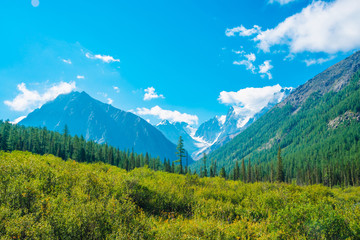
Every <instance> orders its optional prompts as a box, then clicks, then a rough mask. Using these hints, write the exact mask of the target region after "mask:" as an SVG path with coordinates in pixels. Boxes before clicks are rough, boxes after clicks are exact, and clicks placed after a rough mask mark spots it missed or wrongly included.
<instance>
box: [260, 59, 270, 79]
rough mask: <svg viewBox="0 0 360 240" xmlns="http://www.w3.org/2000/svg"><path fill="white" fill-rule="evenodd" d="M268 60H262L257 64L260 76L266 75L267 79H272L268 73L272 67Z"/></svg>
mask: <svg viewBox="0 0 360 240" xmlns="http://www.w3.org/2000/svg"><path fill="white" fill-rule="evenodd" d="M270 62H271V61H270V60H266V61H264V63H263V64H261V65H260V66H259V73H262V74H261V77H262V78H264V77H265V76H266V75H267V76H268V78H269V79H272V75H271V73H270V70H271V69H272V68H273V66H272V65H271V64H270Z"/></svg>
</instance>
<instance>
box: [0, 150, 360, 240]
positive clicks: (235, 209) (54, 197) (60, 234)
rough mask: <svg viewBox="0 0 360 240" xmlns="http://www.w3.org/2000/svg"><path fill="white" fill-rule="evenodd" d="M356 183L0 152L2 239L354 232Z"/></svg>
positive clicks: (359, 208)
mask: <svg viewBox="0 0 360 240" xmlns="http://www.w3.org/2000/svg"><path fill="white" fill-rule="evenodd" d="M359 202H360V188H359V187H356V188H355V187H349V188H346V189H345V190H342V189H339V188H334V189H330V188H328V187H324V186H321V185H312V186H307V187H300V186H297V185H293V184H292V185H289V184H284V183H276V184H274V183H253V184H251V183H247V184H245V183H243V182H241V181H229V180H227V181H226V180H224V179H223V178H201V179H200V178H198V177H197V176H196V175H178V174H172V173H165V172H155V171H153V170H150V169H148V168H137V169H135V170H132V171H130V172H127V171H125V170H122V169H120V168H118V167H115V166H111V165H108V164H103V163H92V164H86V163H77V162H75V161H73V160H68V161H64V160H62V159H61V158H57V157H54V156H51V155H45V156H40V155H36V154H31V153H26V152H19V151H14V152H12V153H6V152H0V238H1V239H255V238H257V239H359V238H360V221H359V219H360V205H359Z"/></svg>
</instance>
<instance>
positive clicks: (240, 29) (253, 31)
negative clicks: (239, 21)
mask: <svg viewBox="0 0 360 240" xmlns="http://www.w3.org/2000/svg"><path fill="white" fill-rule="evenodd" d="M259 32H261V28H260V27H259V26H257V25H254V27H253V28H250V29H247V28H245V27H244V26H243V25H241V26H240V27H235V28H231V29H230V28H227V29H226V31H225V35H226V36H228V37H233V36H235V33H238V34H239V36H243V37H248V36H251V35H253V34H257V33H259Z"/></svg>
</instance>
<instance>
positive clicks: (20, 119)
mask: <svg viewBox="0 0 360 240" xmlns="http://www.w3.org/2000/svg"><path fill="white" fill-rule="evenodd" d="M25 118H26V116H21V117H18V118H17V119H15V120H14V121H12V122H10V123H11V124H18V123H19V122H21V121H22V120H23V119H25Z"/></svg>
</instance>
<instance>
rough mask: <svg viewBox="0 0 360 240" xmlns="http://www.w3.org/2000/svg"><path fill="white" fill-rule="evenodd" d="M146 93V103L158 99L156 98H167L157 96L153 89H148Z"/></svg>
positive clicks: (160, 95)
mask: <svg viewBox="0 0 360 240" xmlns="http://www.w3.org/2000/svg"><path fill="white" fill-rule="evenodd" d="M144 92H145V94H144V101H149V100H151V99H156V98H165V97H164V95H162V94H157V93H156V92H155V88H153V87H148V88H147V89H145V90H144Z"/></svg>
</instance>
